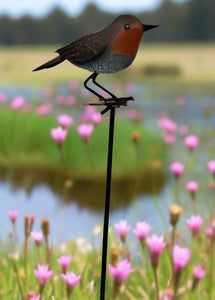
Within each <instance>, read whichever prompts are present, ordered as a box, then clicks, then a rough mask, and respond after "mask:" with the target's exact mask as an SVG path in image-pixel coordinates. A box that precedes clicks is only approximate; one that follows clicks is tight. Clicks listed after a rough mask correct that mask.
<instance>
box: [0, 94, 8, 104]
mask: <svg viewBox="0 0 215 300" xmlns="http://www.w3.org/2000/svg"><path fill="white" fill-rule="evenodd" d="M6 101H7V96H6V94H4V93H0V103H4V102H6Z"/></svg>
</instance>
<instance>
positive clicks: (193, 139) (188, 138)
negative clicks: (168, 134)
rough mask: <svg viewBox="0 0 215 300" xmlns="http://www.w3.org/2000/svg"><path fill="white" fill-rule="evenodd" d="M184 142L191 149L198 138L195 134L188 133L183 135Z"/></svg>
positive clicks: (197, 142) (196, 143)
mask: <svg viewBox="0 0 215 300" xmlns="http://www.w3.org/2000/svg"><path fill="white" fill-rule="evenodd" d="M184 142H185V144H186V146H187V147H188V148H189V149H190V150H191V151H192V150H193V149H194V148H196V147H197V146H198V144H199V138H198V137H197V136H196V135H188V136H186V137H185V139H184Z"/></svg>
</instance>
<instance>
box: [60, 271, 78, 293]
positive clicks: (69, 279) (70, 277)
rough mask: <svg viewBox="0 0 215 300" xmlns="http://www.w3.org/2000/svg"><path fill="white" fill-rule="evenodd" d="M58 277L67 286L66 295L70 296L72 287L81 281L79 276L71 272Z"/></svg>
mask: <svg viewBox="0 0 215 300" xmlns="http://www.w3.org/2000/svg"><path fill="white" fill-rule="evenodd" d="M60 275H61V277H62V278H63V280H64V281H65V282H66V284H67V295H68V296H70V294H71V293H72V291H73V289H74V287H75V286H76V285H77V284H78V283H79V281H80V280H81V275H76V274H75V273H73V272H70V273H67V274H60Z"/></svg>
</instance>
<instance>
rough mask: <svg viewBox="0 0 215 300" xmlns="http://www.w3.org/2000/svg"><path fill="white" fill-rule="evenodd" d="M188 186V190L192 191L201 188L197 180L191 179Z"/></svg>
mask: <svg viewBox="0 0 215 300" xmlns="http://www.w3.org/2000/svg"><path fill="white" fill-rule="evenodd" d="M186 188H187V189H188V191H190V192H196V191H197V190H198V188H199V185H198V183H197V182H196V181H189V182H188V183H187V184H186Z"/></svg>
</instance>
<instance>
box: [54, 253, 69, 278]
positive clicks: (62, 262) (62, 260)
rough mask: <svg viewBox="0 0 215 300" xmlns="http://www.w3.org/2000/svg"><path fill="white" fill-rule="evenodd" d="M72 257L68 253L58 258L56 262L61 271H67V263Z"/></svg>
mask: <svg viewBox="0 0 215 300" xmlns="http://www.w3.org/2000/svg"><path fill="white" fill-rule="evenodd" d="M71 260H72V257H71V256H70V255H67V256H66V255H62V256H61V257H60V258H58V260H57V261H58V263H59V265H60V266H61V268H62V272H63V273H64V274H66V272H67V271H68V268H69V265H70V263H71Z"/></svg>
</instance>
